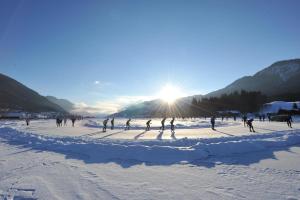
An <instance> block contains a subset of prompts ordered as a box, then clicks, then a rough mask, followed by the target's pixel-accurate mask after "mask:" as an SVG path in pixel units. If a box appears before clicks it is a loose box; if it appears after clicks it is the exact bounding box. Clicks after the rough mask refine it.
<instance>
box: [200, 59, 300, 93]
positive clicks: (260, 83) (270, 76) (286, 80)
mask: <svg viewBox="0 0 300 200" xmlns="http://www.w3.org/2000/svg"><path fill="white" fill-rule="evenodd" d="M299 85H300V59H293V60H284V61H279V62H276V63H274V64H272V65H271V66H269V67H267V68H265V69H263V70H261V71H259V72H257V73H256V74H254V75H253V76H245V77H242V78H240V79H238V80H236V81H234V82H233V83H231V84H230V85H228V86H226V87H225V88H223V89H220V90H217V91H214V92H211V93H208V94H207V95H206V96H207V97H211V96H220V95H222V94H229V93H232V92H234V91H240V90H246V91H261V92H262V93H264V94H266V95H269V96H270V95H280V94H284V93H297V92H300V86H299Z"/></svg>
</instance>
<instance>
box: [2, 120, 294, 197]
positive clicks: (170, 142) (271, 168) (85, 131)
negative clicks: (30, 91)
mask: <svg viewBox="0 0 300 200" xmlns="http://www.w3.org/2000/svg"><path fill="white" fill-rule="evenodd" d="M24 124H25V123H24V122H20V121H0V199H14V200H18V199H26V200H32V199H72V200H73V199H289V200H292V199H300V123H299V122H297V123H295V124H293V129H288V128H287V125H286V124H285V123H281V122H256V121H255V122H254V128H255V129H256V133H250V132H249V130H248V129H247V128H245V127H244V126H243V124H242V123H241V122H240V121H237V122H234V121H230V120H229V121H224V122H220V121H218V122H217V127H216V129H217V130H216V131H212V130H211V129H210V128H209V123H208V121H205V120H194V121H178V122H177V124H176V127H177V129H176V132H175V133H173V134H172V133H171V132H170V130H169V129H168V130H166V131H164V132H160V131H159V130H158V128H157V127H158V126H159V121H155V120H154V122H153V126H154V129H153V130H151V131H149V132H145V131H144V128H143V125H144V121H143V120H136V121H133V124H132V125H133V130H130V131H124V129H123V127H122V124H123V121H122V122H120V124H118V123H116V126H117V127H116V129H115V130H107V132H106V133H103V132H102V131H101V121H97V120H84V121H80V122H78V123H77V124H76V126H75V127H69V126H67V127H60V128H57V127H55V122H54V121H53V120H46V121H32V123H31V125H30V126H29V127H26V126H25V125H24ZM167 128H168V127H167Z"/></svg>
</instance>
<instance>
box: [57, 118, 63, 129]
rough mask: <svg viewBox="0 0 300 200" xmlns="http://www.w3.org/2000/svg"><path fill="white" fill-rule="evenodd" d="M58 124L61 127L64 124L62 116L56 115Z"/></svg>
mask: <svg viewBox="0 0 300 200" xmlns="http://www.w3.org/2000/svg"><path fill="white" fill-rule="evenodd" d="M56 126H57V127H61V126H62V118H61V117H59V116H57V117H56Z"/></svg>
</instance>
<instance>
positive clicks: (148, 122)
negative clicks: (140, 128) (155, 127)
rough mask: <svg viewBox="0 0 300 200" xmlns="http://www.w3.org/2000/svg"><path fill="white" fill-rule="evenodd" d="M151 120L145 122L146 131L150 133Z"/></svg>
mask: <svg viewBox="0 0 300 200" xmlns="http://www.w3.org/2000/svg"><path fill="white" fill-rule="evenodd" d="M151 121H152V120H151V119H150V120H148V121H147V122H146V131H150V124H151Z"/></svg>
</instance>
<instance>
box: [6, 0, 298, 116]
mask: <svg viewBox="0 0 300 200" xmlns="http://www.w3.org/2000/svg"><path fill="white" fill-rule="evenodd" d="M299 8H300V1H299V0H284V1H283V0H263V1H262V0H251V1H243V0H239V1H237V0H226V1H225V0H216V1H214V0H195V1H194V0H106V1H103V0H95V1H92V0H0V73H3V74H6V75H8V76H10V77H12V78H14V79H16V80H18V81H20V82H21V83H23V84H25V85H26V86H28V87H30V88H32V89H34V90H36V91H37V92H39V93H40V94H42V95H52V96H55V97H58V98H65V99H69V100H70V101H72V102H74V103H76V105H78V106H81V107H83V108H84V107H85V108H90V107H93V108H95V109H96V108H97V109H99V112H113V111H116V110H118V109H120V108H122V107H123V106H124V105H128V104H130V103H132V102H135V101H142V100H149V99H153V98H156V97H157V96H158V94H159V92H160V91H161V88H163V87H164V85H166V84H172V85H175V86H176V87H178V88H179V89H180V91H181V93H182V94H183V95H193V94H206V93H208V92H211V91H214V90H216V89H220V88H223V87H225V86H226V85H228V84H230V83H231V82H233V81H234V80H236V79H237V78H240V77H242V76H245V75H253V74H254V73H256V72H257V71H259V70H261V69H263V68H265V67H267V66H269V65H271V64H272V63H274V62H276V61H279V60H285V59H293V58H299V57H300V56H299V55H300V12H299Z"/></svg>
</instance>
